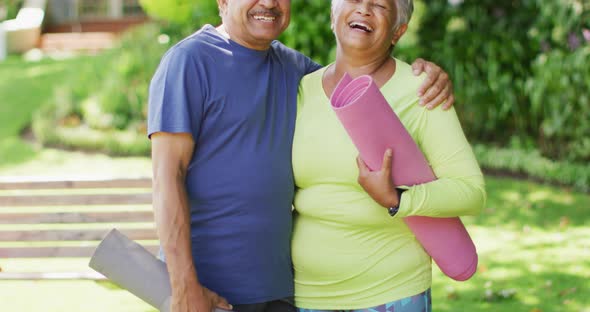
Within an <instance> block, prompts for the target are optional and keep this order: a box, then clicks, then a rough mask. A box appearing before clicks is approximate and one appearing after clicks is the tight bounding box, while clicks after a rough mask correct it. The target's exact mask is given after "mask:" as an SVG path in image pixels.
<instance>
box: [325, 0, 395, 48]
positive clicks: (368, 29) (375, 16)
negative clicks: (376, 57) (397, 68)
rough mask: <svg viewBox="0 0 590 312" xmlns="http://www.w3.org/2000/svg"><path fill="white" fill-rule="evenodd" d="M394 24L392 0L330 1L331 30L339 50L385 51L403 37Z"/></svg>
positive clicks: (393, 1)
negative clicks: (339, 47)
mask: <svg viewBox="0 0 590 312" xmlns="http://www.w3.org/2000/svg"><path fill="white" fill-rule="evenodd" d="M396 23H397V8H396V5H395V0H333V1H332V28H333V30H334V34H335V35H336V39H337V41H338V44H339V45H340V46H341V48H345V49H362V50H366V51H372V50H375V51H383V50H388V49H389V48H390V47H391V45H392V44H395V43H396V42H397V41H398V40H399V38H400V37H401V35H402V34H403V32H401V33H399V29H396V28H398V27H396Z"/></svg>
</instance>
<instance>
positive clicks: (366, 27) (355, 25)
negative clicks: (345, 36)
mask: <svg viewBox="0 0 590 312" xmlns="http://www.w3.org/2000/svg"><path fill="white" fill-rule="evenodd" d="M348 26H350V27H352V28H358V29H362V30H364V31H367V32H372V31H373V28H371V27H370V26H369V25H367V24H363V23H358V22H352V23H350V24H348Z"/></svg>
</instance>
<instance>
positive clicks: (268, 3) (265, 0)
mask: <svg viewBox="0 0 590 312" xmlns="http://www.w3.org/2000/svg"><path fill="white" fill-rule="evenodd" d="M258 4H260V5H261V6H262V7H265V8H274V7H276V6H277V0H259V1H258Z"/></svg>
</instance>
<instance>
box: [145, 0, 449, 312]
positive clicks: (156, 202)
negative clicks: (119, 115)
mask: <svg viewBox="0 0 590 312" xmlns="http://www.w3.org/2000/svg"><path fill="white" fill-rule="evenodd" d="M218 6H219V10H220V15H221V17H222V22H223V24H222V25H221V26H219V27H217V28H214V27H212V26H211V25H206V26H204V27H203V28H202V29H200V30H199V31H198V32H196V33H195V34H193V35H191V36H189V37H187V38H186V39H184V40H183V41H181V42H179V43H178V44H177V45H175V46H174V47H173V48H171V49H170V50H169V51H168V52H167V53H166V55H165V56H164V57H163V58H162V61H161V63H160V66H159V68H158V70H157V72H156V73H155V75H154V77H153V79H152V82H151V85H150V100H149V117H148V135H149V137H150V138H151V141H152V161H153V175H154V176H153V178H154V195H153V206H154V212H155V219H156V224H157V228H158V235H159V238H160V242H161V245H162V250H163V253H164V255H165V257H166V263H167V267H168V271H169V273H170V282H171V285H172V303H171V309H172V311H174V312H179V311H183V312H184V311H200V312H203V311H211V310H212V309H214V308H215V307H218V308H224V309H232V308H233V309H234V311H292V310H293V309H294V307H293V305H292V303H291V302H292V300H291V298H292V296H293V272H292V265H291V253H290V239H291V229H292V216H291V205H292V200H293V195H294V182H293V173H292V167H291V144H292V142H293V131H294V125H295V117H296V113H297V111H296V110H297V105H296V101H297V90H298V85H299V82H300V80H301V78H302V77H303V76H304V75H306V74H308V73H311V72H313V71H315V70H317V69H319V68H320V66H319V65H318V64H315V63H314V62H313V61H311V60H310V59H309V58H308V57H306V56H304V55H302V54H300V53H298V52H297V51H294V50H292V49H289V48H287V47H286V46H284V45H283V44H281V43H280V42H278V41H276V40H275V39H276V38H277V37H278V36H279V35H280V34H281V33H282V32H283V31H284V30H285V29H286V28H287V26H288V24H289V20H290V1H289V0H265V1H263V0H239V1H238V0H218ZM326 14H327V12H326ZM423 67H427V68H430V69H431V70H430V72H431V73H432V74H431V75H430V76H432V77H430V79H431V80H430V82H429V83H426V84H425V87H428V86H429V85H433V86H434V87H432V88H431V89H432V90H431V91H430V92H428V93H427V94H428V95H429V96H428V98H426V99H425V100H427V101H429V100H432V99H435V98H436V99H437V100H439V99H441V98H442V99H445V98H446V97H447V96H448V95H449V94H450V83H449V82H448V78H447V76H446V74H445V73H442V72H441V71H440V69H439V68H438V67H436V66H435V65H434V64H431V63H426V62H424V61H420V62H419V63H418V65H417V69H418V70H417V71H418V72H420V71H421V68H423ZM428 71H429V70H427V72H428ZM435 81H436V82H437V83H434V82H435ZM441 90H442V92H439V91H441ZM439 93H440V94H442V96H439ZM437 96H439V97H437ZM438 102H441V101H438ZM449 102H452V98H449V100H448V101H447V103H449ZM226 299H227V300H226ZM228 301H229V303H231V304H233V306H231V305H230V304H229V303H228Z"/></svg>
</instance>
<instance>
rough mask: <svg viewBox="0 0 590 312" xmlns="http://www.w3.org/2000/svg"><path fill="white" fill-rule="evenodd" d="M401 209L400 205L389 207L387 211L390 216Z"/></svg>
mask: <svg viewBox="0 0 590 312" xmlns="http://www.w3.org/2000/svg"><path fill="white" fill-rule="evenodd" d="M398 210H399V206H398V207H389V208H388V209H387V211H388V212H389V215H390V216H392V217H393V216H395V214H396V213H397V211H398Z"/></svg>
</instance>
